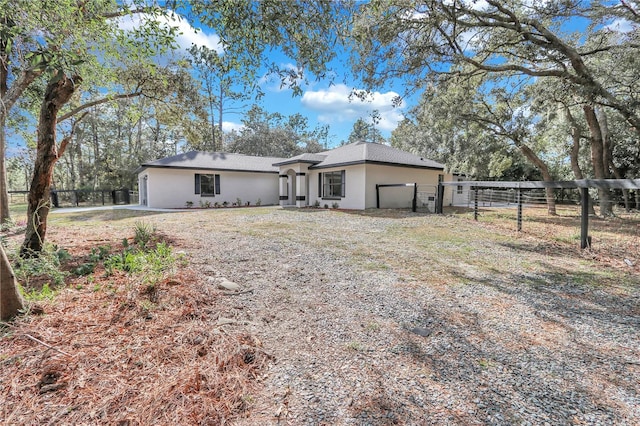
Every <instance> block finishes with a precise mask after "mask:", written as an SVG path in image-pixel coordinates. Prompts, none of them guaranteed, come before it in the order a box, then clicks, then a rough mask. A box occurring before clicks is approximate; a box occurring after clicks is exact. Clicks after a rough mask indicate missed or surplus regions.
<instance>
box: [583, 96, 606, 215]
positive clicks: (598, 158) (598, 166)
mask: <svg viewBox="0 0 640 426" xmlns="http://www.w3.org/2000/svg"><path fill="white" fill-rule="evenodd" d="M582 109H583V110H584V115H585V118H586V119H587V124H588V125H589V134H590V137H589V140H590V142H591V163H592V164H593V172H594V175H595V178H596V179H607V178H608V177H609V172H608V169H607V164H606V163H605V154H604V141H603V138H602V130H601V128H600V123H599V122H598V118H597V117H596V113H595V111H594V109H593V106H591V105H584V106H583V107H582ZM598 196H599V198H600V215H601V216H612V215H613V206H612V204H611V196H610V191H609V190H608V189H598Z"/></svg>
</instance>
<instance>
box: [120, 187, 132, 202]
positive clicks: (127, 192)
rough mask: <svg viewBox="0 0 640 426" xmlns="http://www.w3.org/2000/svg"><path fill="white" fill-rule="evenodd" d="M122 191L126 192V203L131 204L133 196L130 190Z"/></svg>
mask: <svg viewBox="0 0 640 426" xmlns="http://www.w3.org/2000/svg"><path fill="white" fill-rule="evenodd" d="M122 191H123V192H124V203H125V204H131V194H130V193H129V188H123V189H122Z"/></svg>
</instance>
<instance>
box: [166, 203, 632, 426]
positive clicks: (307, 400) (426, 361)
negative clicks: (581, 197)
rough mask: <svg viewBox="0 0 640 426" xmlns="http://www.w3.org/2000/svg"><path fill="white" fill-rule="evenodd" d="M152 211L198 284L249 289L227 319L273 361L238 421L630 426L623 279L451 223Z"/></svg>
mask: <svg viewBox="0 0 640 426" xmlns="http://www.w3.org/2000/svg"><path fill="white" fill-rule="evenodd" d="M177 217H180V219H179V220H176V219H175V218H177ZM154 221H155V222H156V224H157V226H158V229H159V230H160V231H164V232H167V233H168V234H171V235H175V236H176V237H177V238H178V239H179V240H181V241H183V242H185V244H184V246H185V247H186V250H187V251H188V254H189V256H190V258H191V261H192V264H193V265H194V267H195V268H196V270H197V271H199V273H200V274H202V275H203V283H206V282H207V281H211V280H214V279H219V278H222V277H224V278H226V279H228V280H231V281H233V282H236V283H238V284H240V285H241V286H242V287H243V289H244V290H252V291H247V292H245V293H242V294H239V295H234V296H225V301H226V302H227V303H226V306H225V308H224V310H223V311H222V312H220V317H223V318H229V319H234V320H236V321H237V323H238V324H240V325H230V326H229V327H244V328H245V329H247V330H248V331H249V332H250V333H251V334H253V335H254V336H255V337H257V338H258V339H259V340H260V341H261V342H262V346H263V349H264V351H265V352H266V353H268V354H270V355H271V356H273V361H272V363H271V365H270V367H269V369H268V371H266V373H265V375H264V377H262V378H261V379H260V380H262V382H263V391H262V392H261V393H259V394H255V395H252V397H251V401H250V403H251V404H252V405H253V407H254V410H253V412H252V414H251V417H250V418H248V419H246V420H244V421H243V423H242V422H241V424H247V425H253V424H293V425H298V424H299V425H307V424H308V425H318V424H327V425H351V424H358V425H362V424H373V425H382V424H452V425H454V424H461V425H474V424H496V425H512V424H518V425H528V424H531V425H545V424H549V425H563V424H578V425H580V424H589V425H594V424H603V425H611V424H618V425H637V424H640V396H639V394H638V391H639V389H640V384H639V383H640V343H639V342H640V307H639V306H640V289H639V284H638V277H637V275H633V273H626V274H625V273H621V272H619V271H608V270H606V269H603V268H601V267H599V265H598V264H597V263H594V262H591V261H589V260H588V259H585V258H584V257H581V256H580V255H578V254H572V253H571V252H569V253H554V252H553V251H547V250H545V249H544V247H545V246H544V244H545V243H544V242H541V241H536V240H534V239H532V238H527V237H526V236H521V237H518V238H516V237H515V236H514V233H513V231H511V230H502V231H501V230H496V229H493V228H490V227H484V226H483V225H482V224H476V223H472V222H470V221H467V220H464V219H461V218H456V217H446V216H445V217H443V216H419V215H411V214H406V215H397V214H390V215H389V217H385V216H384V215H382V216H371V215H359V214H350V213H344V212H337V211H323V210H304V211H297V210H282V209H276V208H273V209H264V208H260V209H244V211H243V212H239V210H238V211H234V212H230V213H226V212H223V211H202V212H194V213H188V214H183V215H182V216H179V215H177V214H176V215H166V216H162V215H159V216H157V218H156V219H154ZM185 221H186V222H185ZM185 223H186V224H187V225H188V226H185ZM209 277H210V278H209ZM621 277H622V278H621ZM203 285H204V284H203Z"/></svg>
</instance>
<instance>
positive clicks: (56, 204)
mask: <svg viewBox="0 0 640 426" xmlns="http://www.w3.org/2000/svg"><path fill="white" fill-rule="evenodd" d="M50 194H51V203H52V204H53V207H60V201H59V200H58V192H57V191H56V190H52V191H51V193H50Z"/></svg>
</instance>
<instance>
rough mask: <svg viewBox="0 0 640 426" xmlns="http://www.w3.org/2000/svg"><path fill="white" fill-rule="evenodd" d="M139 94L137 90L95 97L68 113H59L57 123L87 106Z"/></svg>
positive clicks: (133, 96) (140, 92) (140, 93)
mask: <svg viewBox="0 0 640 426" xmlns="http://www.w3.org/2000/svg"><path fill="white" fill-rule="evenodd" d="M140 95H142V91H137V92H132V93H124V94H120V95H111V96H107V97H105V98H102V99H97V100H95V101H91V102H87V103H86V104H83V105H80V106H79V107H77V108H74V109H72V110H71V111H69V112H68V113H66V114H63V115H61V116H60V118H58V123H61V122H63V121H64V120H67V119H69V118H71V117H73V116H74V115H76V114H77V113H79V112H81V111H84V110H85V109H87V108H91V107H93V106H96V105H101V104H104V103H107V102H111V101H115V100H118V99H129V98H135V97H136V96H140Z"/></svg>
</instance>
